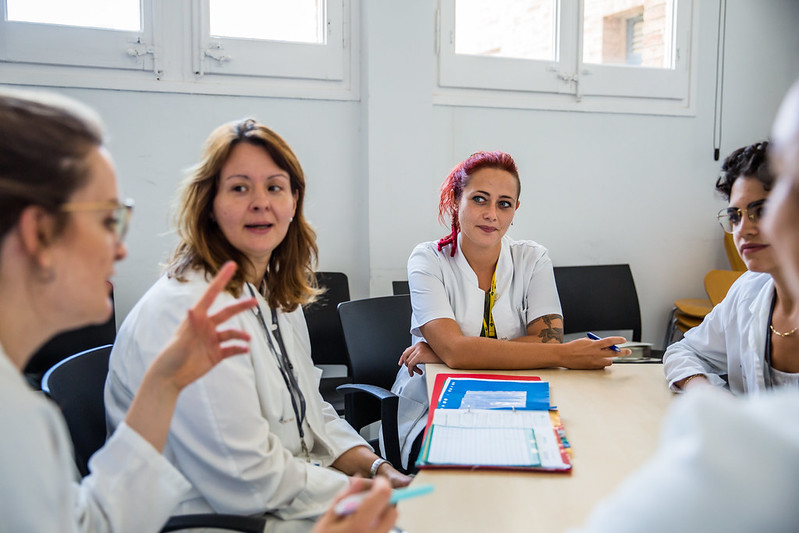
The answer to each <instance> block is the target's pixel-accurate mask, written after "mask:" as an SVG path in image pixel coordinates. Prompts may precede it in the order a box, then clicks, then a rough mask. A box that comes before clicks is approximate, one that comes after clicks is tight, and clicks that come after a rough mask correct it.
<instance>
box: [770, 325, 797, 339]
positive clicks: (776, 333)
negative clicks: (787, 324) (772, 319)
mask: <svg viewBox="0 0 799 533" xmlns="http://www.w3.org/2000/svg"><path fill="white" fill-rule="evenodd" d="M768 327H769V328H770V329H771V332H772V333H774V334H775V335H779V336H780V337H790V336H791V335H793V334H794V333H796V330H797V329H799V328H793V329H792V330H791V331H788V332H785V333H780V332H779V331H777V330H776V329H774V326H772V325H771V324H769V325H768Z"/></svg>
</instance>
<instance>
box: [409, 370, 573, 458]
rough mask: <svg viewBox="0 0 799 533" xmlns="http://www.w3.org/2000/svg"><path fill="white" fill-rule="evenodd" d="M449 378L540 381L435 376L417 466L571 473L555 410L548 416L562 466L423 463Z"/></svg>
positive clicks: (493, 376) (522, 378)
mask: <svg viewBox="0 0 799 533" xmlns="http://www.w3.org/2000/svg"><path fill="white" fill-rule="evenodd" d="M449 378H465V379H488V380H495V381H503V380H507V381H511V380H512V381H541V378H540V377H538V376H515V375H507V374H458V373H441V374H438V375H436V379H435V382H434V385H433V392H432V394H431V397H430V411H429V413H428V415H427V424H426V427H425V436H424V442H423V444H422V451H421V452H420V454H419V459H418V460H417V466H418V467H419V468H425V469H442V468H443V469H448V468H456V469H464V468H465V469H471V470H474V469H492V470H543V471H550V472H570V471H571V466H572V465H571V453H570V451H571V450H570V445H569V442H568V440H567V439H566V436H565V431H564V429H563V425H562V423H561V420H560V415H559V413H558V411H557V410H554V409H550V411H549V416H550V420H551V422H552V430H553V432H554V434H555V438H556V441H557V445H558V451H559V454H560V457H561V460H562V462H563V466H561V467H557V468H546V467H540V466H496V465H490V466H489V465H479V464H477V465H461V464H431V463H428V462H426V461H425V457H426V456H427V454H426V451H427V450H428V449H429V447H430V445H431V442H430V441H431V428H432V426H433V418H434V412H435V409H436V408H437V406H438V404H439V400H440V398H441V392H442V390H443V388H444V384H445V383H446V381H447V379H449Z"/></svg>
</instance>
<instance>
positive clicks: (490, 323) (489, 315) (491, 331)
mask: <svg viewBox="0 0 799 533" xmlns="http://www.w3.org/2000/svg"><path fill="white" fill-rule="evenodd" d="M496 290H497V271H496V270H494V275H493V276H492V277H491V289H490V290H489V291H488V292H487V293H486V300H485V308H484V309H483V329H482V330H481V331H480V336H481V337H489V338H491V339H496V338H497V329H496V327H495V326H494V314H493V310H494V293H495V292H496Z"/></svg>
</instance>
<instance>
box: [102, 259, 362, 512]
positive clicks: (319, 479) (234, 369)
mask: <svg viewBox="0 0 799 533" xmlns="http://www.w3.org/2000/svg"><path fill="white" fill-rule="evenodd" d="M187 278H188V281H187V282H185V283H181V282H179V281H177V280H175V279H169V278H167V277H166V276H163V277H161V279H159V280H158V281H157V282H156V283H155V285H153V287H151V288H150V290H149V291H148V292H147V293H146V294H145V295H144V296H143V297H142V299H141V300H140V301H139V302H138V303H137V304H136V306H135V307H134V308H133V310H132V311H131V312H130V314H129V315H128V317H127V318H126V319H125V321H124V323H123V324H122V327H121V328H120V330H119V334H118V335H117V339H116V342H115V343H114V349H113V351H112V353H111V361H110V368H109V378H108V381H107V383H106V391H105V401H106V410H107V416H108V422H109V425H110V426H111V427H113V426H114V425H116V424H118V423H119V421H120V420H122V418H123V417H124V414H125V411H126V410H127V409H128V407H129V406H130V401H131V399H132V397H133V391H135V390H136V388H137V387H138V386H139V384H140V383H141V379H142V376H143V375H144V371H145V369H146V368H147V366H148V365H149V364H150V363H151V362H152V360H153V359H154V358H155V356H156V354H157V353H158V352H159V351H160V350H161V349H162V347H163V346H165V345H166V343H167V342H168V340H169V339H170V338H171V337H172V335H173V333H174V332H175V330H176V329H177V327H178V325H179V324H180V322H181V321H182V320H183V319H184V317H185V316H186V310H187V309H189V308H190V307H192V306H193V305H194V304H195V303H196V301H197V300H198V299H199V298H200V296H201V295H202V294H203V292H205V290H206V289H207V287H208V281H207V280H206V279H205V277H204V275H202V274H200V273H198V272H193V273H191V274H190V275H188V276H187ZM245 296H248V294H246V293H245ZM234 300H235V299H234V297H233V296H232V295H231V294H230V293H227V292H225V293H222V294H221V295H220V296H219V297H218V298H217V301H216V302H215V303H214V305H213V306H212V307H211V312H214V310H218V309H219V308H221V307H222V306H224V305H227V304H230V303H232V302H233V301H234ZM258 301H259V305H260V308H261V309H262V310H263V312H264V315H265V317H264V318H265V321H266V323H267V325H268V326H269V325H271V311H270V309H269V307H268V305H267V303H266V301H265V300H264V299H263V298H261V297H260V295H258ZM278 323H279V325H280V332H281V334H282V336H283V340H284V343H285V346H286V351H287V352H288V357H289V359H290V360H291V362H292V364H293V367H294V373H295V376H296V378H297V381H298V383H299V386H300V390H301V391H302V392H303V394H304V396H305V400H306V403H307V412H306V419H305V425H304V429H305V442H306V444H307V446H308V448H309V450H310V452H311V454H310V455H311V461H312V462H307V461H306V460H305V459H304V458H303V457H302V455H303V454H302V452H301V445H300V439H299V432H298V429H297V423H296V418H295V414H294V409H293V408H292V405H291V396H290V394H289V391H288V388H287V387H286V384H285V382H284V381H283V377H282V375H281V373H280V370H279V367H278V366H277V358H276V357H275V355H274V354H273V353H272V351H271V349H270V347H269V344H268V342H267V337H266V334H265V332H264V330H263V327H262V325H261V323H260V321H259V319H258V317H257V315H256V314H255V312H254V311H245V312H243V313H240V314H238V315H236V316H234V317H233V318H231V319H230V320H229V321H228V323H227V324H226V326H225V327H230V328H237V329H241V330H244V331H246V332H247V333H249V334H250V336H251V337H252V339H251V341H250V352H249V353H248V354H245V355H240V356H235V357H232V358H230V359H228V360H226V361H222V362H221V363H220V364H219V365H217V366H216V367H215V368H214V369H212V370H211V371H210V372H209V373H208V374H206V375H205V376H203V377H202V378H200V379H199V380H197V381H196V382H195V383H192V384H191V385H189V386H188V387H186V389H185V390H184V391H183V392H182V393H181V395H180V398H179V399H178V403H177V407H176V410H175V416H174V418H173V422H172V428H171V430H170V433H169V440H168V441H167V445H166V448H165V450H164V455H165V456H166V457H167V459H169V460H170V461H172V463H173V464H175V466H177V467H178V469H180V471H181V472H183V474H184V475H185V476H186V478H188V479H189V480H190V481H191V483H192V485H193V486H194V488H193V490H192V491H191V493H190V494H189V495H188V496H187V497H186V498H184V500H183V501H182V503H181V505H180V508H179V510H178V512H179V513H181V514H184V513H197V512H219V513H234V514H256V513H263V512H267V511H268V512H272V513H275V514H277V515H279V516H281V517H283V518H301V517H307V516H315V515H318V514H320V513H322V512H323V511H325V510H326V509H327V507H328V506H329V504H330V502H331V500H332V499H333V497H334V496H335V495H336V494H337V493H338V492H339V491H340V490H342V489H343V488H345V487H346V486H347V485H348V479H347V477H346V476H345V475H344V474H342V473H341V472H339V471H338V470H335V469H332V468H326V467H329V466H330V465H331V464H332V463H333V462H334V461H335V460H336V459H337V458H338V457H339V456H340V455H341V454H343V453H344V452H345V451H347V450H349V449H351V448H353V447H355V446H368V444H366V442H365V441H364V440H363V439H362V438H361V437H360V436H359V435H358V434H357V433H356V432H355V430H353V429H352V428H351V427H350V426H349V425H348V424H347V423H346V422H345V421H344V420H342V419H341V418H340V417H339V416H338V415H337V413H336V411H335V410H334V409H333V407H332V406H330V404H328V403H327V402H325V401H324V400H322V397H321V395H320V394H319V379H320V376H321V371H320V370H319V369H317V368H315V367H314V366H313V362H312V361H311V357H310V352H311V347H310V340H309V337H308V329H307V326H306V324H305V317H304V316H303V313H302V309H300V308H298V309H297V310H296V311H294V312H292V313H282V312H278ZM273 337H274V336H273ZM273 342H275V340H274V338H273ZM275 346H277V343H276V342H275ZM370 449H371V448H370Z"/></svg>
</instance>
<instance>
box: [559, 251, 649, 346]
mask: <svg viewBox="0 0 799 533" xmlns="http://www.w3.org/2000/svg"><path fill="white" fill-rule="evenodd" d="M554 271H555V283H556V284H557V286H558V294H559V295H560V306H561V308H562V309H563V332H564V333H567V334H568V333H585V332H587V331H594V330H597V331H608V330H630V331H632V339H631V340H632V341H634V342H640V341H641V308H640V307H639V305H638V293H637V292H636V290H635V281H634V280H633V273H632V271H631V270H630V265H592V266H567V267H555V268H554Z"/></svg>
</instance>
